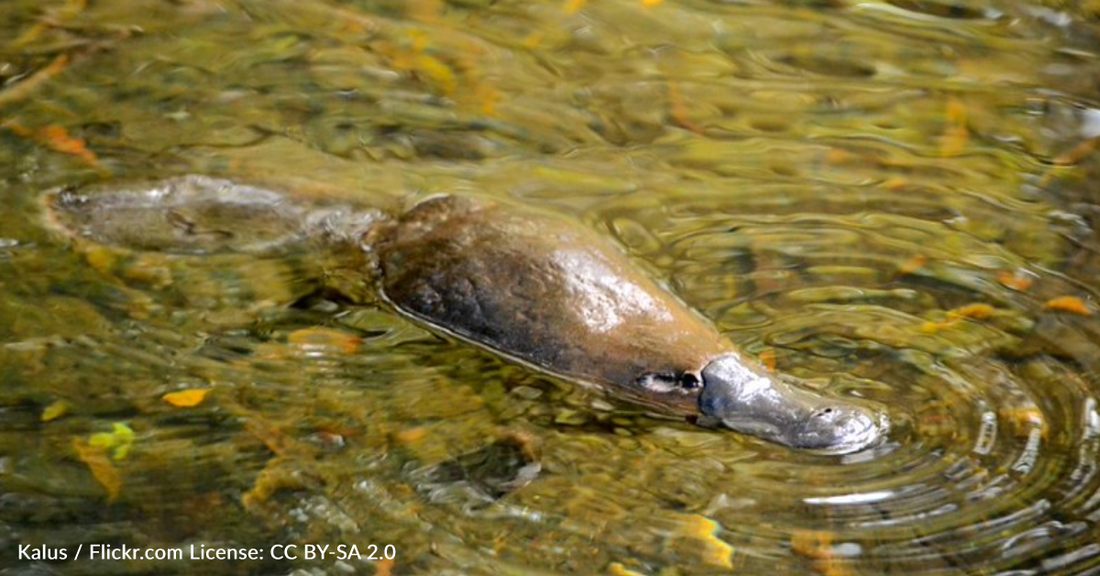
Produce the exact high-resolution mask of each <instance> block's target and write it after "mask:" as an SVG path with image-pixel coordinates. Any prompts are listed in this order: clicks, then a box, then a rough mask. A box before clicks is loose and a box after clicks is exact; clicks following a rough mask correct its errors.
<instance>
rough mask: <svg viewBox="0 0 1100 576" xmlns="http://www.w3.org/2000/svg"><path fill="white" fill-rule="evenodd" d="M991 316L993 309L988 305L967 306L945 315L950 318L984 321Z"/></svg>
mask: <svg viewBox="0 0 1100 576" xmlns="http://www.w3.org/2000/svg"><path fill="white" fill-rule="evenodd" d="M992 314H993V307H992V306H990V305H989V304H967V305H966V306H960V307H958V308H955V309H954V310H951V311H949V312H948V313H947V315H948V316H949V317H951V318H974V319H977V320H984V319H986V318H989V317H990V316H991V315H992Z"/></svg>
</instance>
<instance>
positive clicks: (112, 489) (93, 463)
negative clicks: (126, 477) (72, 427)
mask: <svg viewBox="0 0 1100 576" xmlns="http://www.w3.org/2000/svg"><path fill="white" fill-rule="evenodd" d="M93 438H94V436H93ZM73 449H74V450H76V457H77V458H79V459H80V461H81V462H83V463H84V464H85V465H86V466H87V467H88V470H90V471H91V473H92V477H93V478H95V481H96V482H99V485H100V486H103V489H104V490H106V491H107V501H108V502H114V501H115V499H117V498H118V494H119V492H120V491H121V489H122V474H120V473H119V471H118V468H115V466H114V464H111V460H110V458H108V457H107V449H106V448H104V447H102V446H96V445H94V444H92V443H89V442H84V440H81V439H80V438H73Z"/></svg>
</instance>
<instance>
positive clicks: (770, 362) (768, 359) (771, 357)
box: [760, 348, 775, 371]
mask: <svg viewBox="0 0 1100 576" xmlns="http://www.w3.org/2000/svg"><path fill="white" fill-rule="evenodd" d="M760 361H761V362H763V363H764V367H766V368H767V369H768V370H772V371H774V370H775V350H774V349H772V348H765V349H764V350H763V351H761V352H760Z"/></svg>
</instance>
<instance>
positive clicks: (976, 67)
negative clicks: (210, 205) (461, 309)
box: [0, 0, 1100, 576]
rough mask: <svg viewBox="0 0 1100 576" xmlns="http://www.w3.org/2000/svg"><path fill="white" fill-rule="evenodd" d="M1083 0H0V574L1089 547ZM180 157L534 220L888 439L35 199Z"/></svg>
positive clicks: (1098, 516)
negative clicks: (721, 420) (583, 363)
mask: <svg viewBox="0 0 1100 576" xmlns="http://www.w3.org/2000/svg"><path fill="white" fill-rule="evenodd" d="M1098 19H1100V6H1098V5H1096V3H1095V2H1092V3H1090V2H1080V3H1074V4H1069V3H1062V2H1058V1H1055V0H1051V1H1050V2H1046V3H1043V2H1031V3H1027V2H1013V1H1010V0H991V1H977V2H971V3H953V2H940V1H932V0H870V1H847V0H786V1H783V0H775V1H765V0H743V1H719V0H664V1H659V0H588V1H584V0H497V1H493V0H448V1H445V0H407V1H396V0H380V1H366V0H363V1H346V2H338V1H335V0H331V1H330V0H293V1H292V0H173V1H163V0H129V1H121V0H101V1H94V0H92V1H85V0H46V1H41V0H33V1H32V0H5V1H4V2H3V3H2V4H0V574H2V575H14V574H18V575H30V574H64V575H77V574H127V575H131V574H177V573H179V574H194V573H203V574H212V575H221V574H296V575H305V574H333V575H335V574H376V575H390V574H394V575H398V574H432V575H449V574H455V575H457V574H476V575H491V574H492V575H497V574H517V575H518V574H533V575H534V574H537V575H551V574H610V575H614V576H622V575H645V576H673V575H685V576H686V575H703V574H821V575H826V576H847V575H859V574H868V575H870V574H875V575H885V574H893V575H903V574H904V575H918V574H921V575H925V574H927V575H963V574H968V575H969V574H999V575H1003V576H1009V575H1012V576H1024V575H1033V574H1035V575H1037V574H1079V575H1085V574H1100V544H1098V542H1100V527H1098V524H1100V406H1098V398H1100V323H1098V316H1097V314H1098V313H1100V275H1098V273H1100V236H1098V233H1097V231H1096V225H1097V224H1096V222H1097V217H1098V216H1100V203H1098V201H1097V198H1098V196H1097V194H1098V193H1100V188H1098V184H1097V182H1098V176H1100V153H1098V152H1097V151H1096V144H1097V142H1098V140H1097V138H1098V137H1100V102H1098V98H1097V89H1098V87H1100V59H1098V57H1100V44H1098V37H1100V36H1098V32H1100V20H1098ZM186 174H205V175H210V176H216V177H222V178H228V179H231V180H234V181H239V182H244V183H251V184H255V185H258V186H264V187H269V188H272V189H276V190H279V191H281V192H285V193H287V194H289V195H293V196H294V197H295V198H300V199H308V201H316V202H328V201H334V199H335V201H339V202H353V203H356V204H360V205H363V206H369V207H371V208H375V209H378V210H382V211H388V212H399V211H400V210H402V209H403V208H405V207H408V206H411V205H413V204H415V203H416V202H417V201H419V200H421V199H424V198H428V197H431V196H433V195H437V194H444V193H446V194H464V193H465V194H476V195H479V196H483V197H489V198H499V199H502V200H504V201H506V202H511V203H520V204H529V205H532V206H537V207H538V208H539V209H541V210H546V211H551V212H554V213H557V214H561V215H564V216H565V217H567V218H570V219H573V220H574V221H575V222H576V223H577V224H578V225H579V226H585V227H589V228H591V229H593V230H595V231H597V232H598V233H600V234H602V235H605V236H606V237H608V238H609V239H610V240H611V241H612V242H614V243H615V244H616V245H617V246H619V247H621V249H622V250H624V251H625V252H626V253H627V254H628V255H629V257H630V258H631V259H632V261H634V262H635V263H636V264H637V266H639V267H640V268H641V269H643V270H644V271H646V273H648V274H650V275H651V276H652V277H653V278H655V279H656V280H657V281H658V282H660V283H661V284H662V285H663V286H665V287H667V288H668V289H669V290H670V291H672V292H673V293H675V294H676V295H677V296H678V297H680V298H681V299H682V300H683V301H684V302H686V303H687V304H688V305H690V306H691V307H693V308H694V309H696V310H698V311H699V312H700V313H701V314H703V315H704V316H706V317H707V318H709V319H710V320H711V321H713V322H714V323H715V324H716V325H717V326H718V327H719V328H720V329H721V330H722V331H723V332H724V333H725V334H727V335H728V336H729V337H730V338H731V339H732V340H733V341H734V342H736V343H737V344H738V346H740V347H741V348H742V349H743V350H745V351H746V352H747V353H748V354H751V355H753V356H756V357H758V358H761V359H762V360H763V361H764V362H765V363H766V364H767V365H769V366H770V367H772V368H773V369H774V370H776V371H778V372H780V373H783V374H788V375H791V376H794V377H797V378H799V379H801V380H803V381H804V382H806V383H807V385H810V386H813V387H815V388H818V389H820V390H822V391H824V392H826V393H829V394H835V395H839V396H850V397H855V398H859V399H861V401H865V402H869V403H874V404H878V405H884V406H887V408H888V410H889V415H890V420H891V433H890V435H889V437H888V438H887V439H886V440H885V441H884V442H883V443H881V444H879V445H877V446H876V447H874V448H872V449H869V450H865V451H862V452H858V453H856V454H850V455H842V456H830V455H819V454H813V453H809V452H805V451H798V450H792V449H789V448H785V447H782V446H777V445H774V444H769V443H766V442H763V441H760V440H757V439H754V438H752V437H748V436H743V435H738V434H735V433H732V432H722V431H718V430H708V429H704V428H699V427H694V426H691V425H690V424H687V423H685V422H680V421H677V420H675V419H669V418H662V417H660V416H659V415H653V414H650V413H648V412H647V411H646V410H644V409H640V408H638V407H635V406H631V405H629V404H626V403H623V402H621V401H618V400H616V399H615V398H613V397H609V396H606V395H604V394H602V393H601V392H599V391H598V390H593V389H590V388H588V387H585V386H582V385H578V384H577V383H575V382H570V381H566V380H561V379H558V378H554V377H552V376H548V375H545V374H541V373H539V372H537V371H533V370H531V369H530V368H528V367H525V366H521V365H518V364H515V363H512V362H510V361H508V360H506V359H502V358H500V357H498V356H495V355H493V354H491V353H490V352H487V351H485V350H481V349H479V348H476V347H472V346H470V345H469V344H465V343H463V342H460V341H457V340H455V339H453V338H450V337H448V336H447V335H445V334H440V333H437V332H433V331H431V330H429V329H427V328H425V327H423V326H422V325H419V324H416V323H413V322H411V321H409V320H408V319H405V318H403V317H402V316H400V315H397V314H394V313H393V312H392V311H391V310H389V309H388V308H387V306H386V305H385V304H384V303H381V302H378V301H376V300H372V299H371V298H370V297H369V295H368V294H363V295H360V296H361V297H356V298H346V297H337V296H335V295H333V294H332V293H331V292H328V291H326V290H324V285H325V282H326V280H325V275H326V271H328V270H330V269H331V268H330V266H329V262H330V260H329V259H330V258H335V257H337V256H338V255H334V254H326V253H325V251H324V250H323V249H321V250H318V251H317V252H306V253H296V254H282V255H263V256H256V255H250V254H218V255H212V256H196V255H189V254H165V253H160V252H152V251H148V252H144V251H127V250H120V249H118V248H112V247H104V246H97V245H94V243H75V242H73V241H72V240H71V239H70V238H68V237H66V236H64V235H62V234H59V233H58V232H57V231H56V230H55V229H53V228H51V226H50V225H49V224H48V223H47V221H46V217H45V214H44V211H43V208H42V205H41V198H42V196H43V194H44V193H45V192H46V191H49V190H55V189H58V188H65V187H73V186H83V185H96V186H111V185H112V183H115V182H118V183H132V182H143V181H149V180H151V179H160V178H166V177H171V176H179V175H186ZM329 281H331V279H330V280H329ZM345 296H346V294H345ZM320 546H327V547H328V548H326V549H325V550H324V551H323V552H324V553H322V550H321V548H320ZM93 549H94V550H97V551H98V553H96V554H93V552H92V551H93ZM111 550H114V552H111ZM126 550H128V551H129V553H127V552H125V551H126ZM196 550H197V551H199V552H198V557H197V558H196V557H195V552H194V551H196ZM353 550H354V553H353ZM253 551H255V553H253ZM338 551H339V552H338ZM146 552H149V554H146Z"/></svg>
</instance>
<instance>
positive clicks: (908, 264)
mask: <svg viewBox="0 0 1100 576" xmlns="http://www.w3.org/2000/svg"><path fill="white" fill-rule="evenodd" d="M927 262H928V257H927V256H925V255H924V254H917V255H916V256H913V257H912V258H910V259H908V260H906V261H905V262H902V263H901V265H899V266H898V272H901V273H902V274H912V273H913V272H916V271H917V270H920V269H921V268H924V265H925V264H926V263H927Z"/></svg>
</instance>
